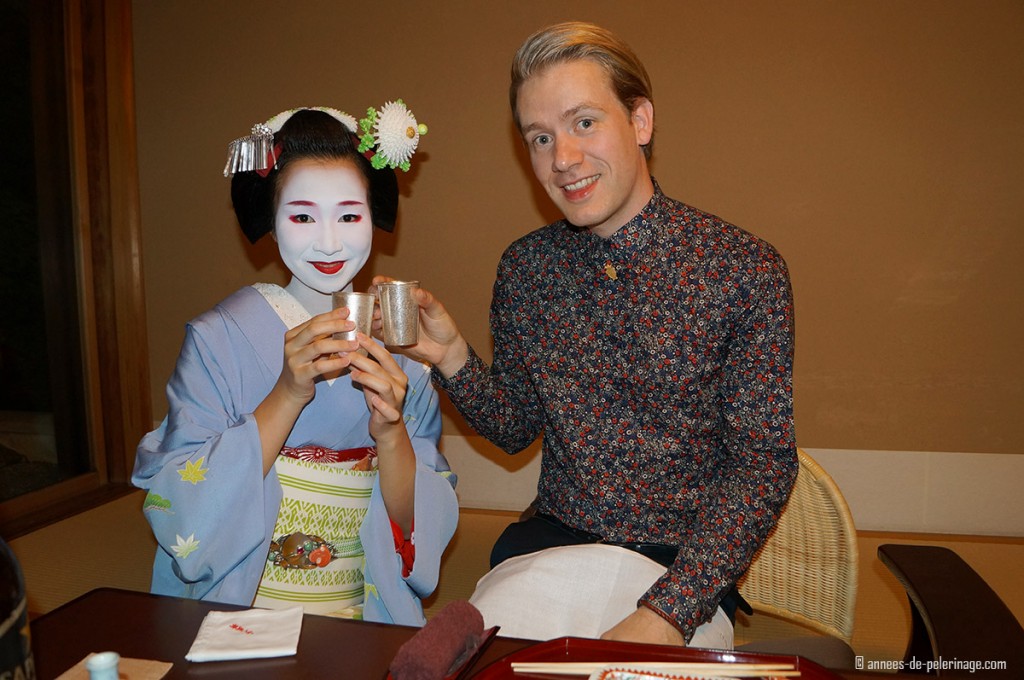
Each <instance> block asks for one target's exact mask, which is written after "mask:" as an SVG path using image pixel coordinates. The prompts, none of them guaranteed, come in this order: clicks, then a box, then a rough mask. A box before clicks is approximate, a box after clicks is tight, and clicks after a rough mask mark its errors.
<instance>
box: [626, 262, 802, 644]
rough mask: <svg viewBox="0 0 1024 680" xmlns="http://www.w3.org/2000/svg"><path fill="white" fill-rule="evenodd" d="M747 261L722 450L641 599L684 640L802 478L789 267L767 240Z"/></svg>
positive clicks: (728, 370) (729, 366)
mask: <svg viewBox="0 0 1024 680" xmlns="http://www.w3.org/2000/svg"><path fill="white" fill-rule="evenodd" d="M745 269H746V271H745V272H741V273H740V274H738V275H737V276H738V277H739V278H738V280H740V281H743V282H744V283H743V284H742V285H743V287H744V288H743V290H744V293H743V294H742V295H741V297H740V299H738V300H737V301H736V308H737V309H738V310H739V312H738V313H737V314H736V320H735V321H734V333H733V341H732V342H731V343H730V346H729V348H728V351H727V353H726V355H725V357H724V360H723V362H722V366H721V370H722V375H723V379H722V381H721V387H720V390H719V395H718V398H719V403H720V405H721V406H720V408H721V414H722V418H721V420H722V422H723V424H724V427H723V430H722V432H721V433H720V435H719V436H721V438H722V442H723V445H724V448H725V457H724V459H723V461H722V464H721V465H720V466H719V467H718V468H717V469H716V470H715V474H714V476H713V477H712V478H710V479H707V480H705V481H704V483H703V484H700V485H699V486H698V488H697V490H696V491H694V492H692V493H688V494H687V495H686V497H685V498H684V499H683V502H685V503H687V505H688V506H690V507H692V509H693V512H692V516H693V517H694V524H693V526H691V527H689V528H688V530H687V531H686V533H685V534H684V537H683V541H682V544H681V545H680V550H679V555H678V557H677V558H676V561H675V563H674V564H673V565H672V567H671V568H670V569H669V570H668V572H666V574H665V575H664V576H663V577H662V578H661V579H659V580H658V581H657V582H656V583H655V584H654V585H653V586H652V587H651V588H650V589H649V590H648V592H647V593H646V594H645V595H644V597H643V598H642V599H641V605H644V606H647V607H650V608H651V609H653V610H657V611H658V612H660V613H661V614H662V615H663V616H664V619H665V620H666V621H667V622H671V623H673V624H674V625H675V627H676V628H677V630H678V631H679V632H680V633H681V634H682V635H683V636H684V637H685V639H686V640H689V639H690V638H691V637H692V636H693V632H694V630H696V628H697V627H698V626H700V625H701V624H703V623H706V622H707V621H709V620H710V619H711V618H712V617H713V616H714V613H715V610H716V609H717V607H718V604H719V602H720V601H721V599H722V597H723V596H724V595H725V594H726V593H727V592H728V590H729V589H730V588H731V587H732V586H733V584H734V583H735V582H736V581H737V580H738V579H739V578H740V577H741V576H742V575H743V573H744V572H745V571H746V569H747V567H748V566H749V564H750V561H751V560H752V559H753V555H754V553H755V552H756V550H757V548H758V547H760V545H761V544H762V543H763V542H764V540H765V538H766V537H767V535H768V533H769V532H770V531H771V529H772V527H773V526H774V525H775V522H776V520H777V518H778V513H779V512H780V511H781V510H782V507H783V505H784V504H785V502H786V499H787V498H788V497H789V492H790V490H791V489H792V485H793V481H794V480H795V478H796V471H797V456H796V441H795V434H794V430H793V411H792V366H793V304H792V291H791V288H790V284H789V274H788V271H787V269H786V265H785V262H784V261H783V260H782V258H781V257H780V256H779V255H778V253H776V252H775V250H774V249H772V248H771V247H770V246H768V245H767V244H762V249H758V250H756V251H755V253H754V257H752V258H751V259H750V260H749V261H748V262H747V264H746V265H745ZM638 616H639V615H638Z"/></svg>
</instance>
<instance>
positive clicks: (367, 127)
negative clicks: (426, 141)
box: [359, 99, 427, 172]
mask: <svg viewBox="0 0 1024 680" xmlns="http://www.w3.org/2000/svg"><path fill="white" fill-rule="evenodd" d="M359 128H360V131H361V132H362V136H360V138H359V150H360V151H362V152H366V151H369V150H371V149H374V150H375V153H374V154H373V155H372V156H370V163H371V164H372V165H373V167H375V168H377V169H378V170H379V169H381V168H384V167H389V168H399V169H401V170H403V171H406V172H408V171H409V159H410V158H412V155H413V153H415V151H416V146H417V145H418V144H419V143H420V137H421V136H423V135H425V134H427V126H426V125H424V124H422V123H417V122H416V116H414V115H412V111H410V110H409V108H408V107H407V106H406V105H405V102H403V101H402V100H401V99H398V100H396V101H393V102H388V103H387V104H385V105H384V106H382V107H381V108H380V110H379V111H378V110H376V109H373V108H371V109H368V110H367V112H366V118H362V119H360V120H359Z"/></svg>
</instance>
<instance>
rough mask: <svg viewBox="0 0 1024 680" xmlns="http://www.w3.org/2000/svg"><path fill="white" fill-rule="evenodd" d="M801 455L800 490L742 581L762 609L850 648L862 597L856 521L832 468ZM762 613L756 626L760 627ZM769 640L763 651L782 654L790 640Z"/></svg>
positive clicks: (743, 591)
mask: <svg viewBox="0 0 1024 680" xmlns="http://www.w3.org/2000/svg"><path fill="white" fill-rule="evenodd" d="M797 454H798V456H799V459H800V469H799V473H798V474H797V478H796V484H795V485H794V487H793V493H792V495H791V496H790V498H789V501H788V502H787V504H786V507H785V508H784V509H783V511H782V514H781V515H780V517H779V522H778V525H777V526H776V527H775V529H774V531H773V532H772V534H771V535H770V536H769V538H768V540H767V541H766V542H765V544H764V545H763V546H761V549H760V550H759V551H758V553H757V554H756V555H755V557H754V561H753V563H752V564H751V566H750V569H749V570H748V571H747V573H746V575H745V576H744V577H743V579H742V580H741V581H740V583H739V589H740V593H741V594H742V595H743V597H744V598H745V599H746V600H747V601H748V602H749V603H750V605H751V607H753V609H754V611H755V612H761V613H764V614H768V615H770V616H772V617H775V618H777V619H782V620H784V621H787V622H792V623H795V624H798V625H799V626H800V627H801V628H802V629H809V630H810V632H811V633H810V634H811V635H812V636H813V634H814V633H818V634H820V635H823V636H828V637H831V638H838V639H839V640H842V641H843V643H844V645H843V647H845V648H846V649H849V644H850V642H851V640H852V638H853V615H854V605H855V604H856V599H857V534H856V531H855V529H854V525H853V518H852V517H851V516H850V509H849V507H848V506H847V505H846V500H845V499H844V498H843V495H842V493H841V492H840V491H839V487H837V486H836V483H835V482H834V481H833V480H832V478H831V477H830V476H829V475H828V473H827V472H825V470H824V469H822V467H821V466H820V465H818V464H817V463H816V462H815V461H814V459H812V458H811V457H810V456H809V455H807V453H806V452H805V451H803V450H802V449H797ZM757 618H758V617H757V616H756V615H755V616H754V617H752V619H751V621H752V624H751V625H753V626H756V625H757ZM767 642H768V644H764V643H759V644H757V645H756V647H757V649H759V650H760V651H769V650H770V649H771V650H778V651H780V652H782V651H784V648H785V647H786V645H789V644H790V642H791V641H779V644H778V645H774V646H773V645H772V644H771V643H770V641H767ZM800 647H801V649H803V648H804V647H803V646H800ZM752 648H754V645H741V646H739V647H738V649H752ZM794 653H795V652H794ZM850 655H851V656H852V650H851V651H850Z"/></svg>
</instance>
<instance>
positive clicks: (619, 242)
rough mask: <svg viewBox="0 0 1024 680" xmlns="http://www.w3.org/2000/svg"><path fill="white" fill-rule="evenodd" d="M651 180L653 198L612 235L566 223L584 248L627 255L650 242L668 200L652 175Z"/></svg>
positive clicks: (592, 251)
mask: <svg viewBox="0 0 1024 680" xmlns="http://www.w3.org/2000/svg"><path fill="white" fill-rule="evenodd" d="M651 182H652V183H653V184H654V194H653V195H652V196H651V199H650V200H649V201H648V202H647V204H646V205H645V206H644V207H643V208H642V209H641V210H640V212H638V213H637V214H636V215H635V216H634V217H633V219H631V220H630V221H629V222H626V223H625V224H624V225H622V227H620V228H619V229H618V230H617V231H616V232H615V233H614V234H612V235H611V236H609V237H607V238H603V237H601V236H598V235H597V234H595V233H593V232H591V231H590V230H587V229H574V228H573V227H571V226H569V225H568V223H566V225H567V226H569V229H570V230H571V231H572V232H573V233H574V234H575V236H576V238H577V239H579V241H580V242H581V243H582V244H583V247H584V249H586V250H587V251H590V252H591V253H592V254H594V255H601V256H604V255H607V254H609V253H610V252H617V253H618V254H621V255H625V254H629V253H632V252H635V251H636V250H638V249H640V248H642V247H643V246H645V245H646V244H647V243H648V242H650V240H651V238H652V236H653V235H654V234H655V232H656V231H657V229H658V225H659V222H658V219H657V215H658V214H659V213H660V212H662V211H661V208H662V205H663V203H664V202H665V200H666V198H665V194H663V193H662V192H661V187H660V186H659V185H658V181H657V180H656V179H654V177H651Z"/></svg>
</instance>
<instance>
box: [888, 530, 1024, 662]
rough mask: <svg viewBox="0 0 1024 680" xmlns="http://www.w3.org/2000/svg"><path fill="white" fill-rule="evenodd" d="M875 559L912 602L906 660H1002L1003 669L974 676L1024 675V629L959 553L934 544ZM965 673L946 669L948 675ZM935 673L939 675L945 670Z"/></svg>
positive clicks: (892, 548)
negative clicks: (1004, 666)
mask: <svg viewBox="0 0 1024 680" xmlns="http://www.w3.org/2000/svg"><path fill="white" fill-rule="evenodd" d="M878 558H879V559H880V560H881V561H882V563H883V564H884V565H885V566H886V567H888V569H889V571H891V572H892V573H893V575H894V576H895V577H896V579H897V580H898V581H899V582H900V583H902V584H903V587H904V588H905V589H906V591H907V597H908V599H909V600H910V613H911V619H912V621H911V631H910V642H909V644H908V645H907V652H906V656H905V658H904V661H910V660H911V659H915V658H916V659H917V660H919V661H923V662H924V663H927V662H928V661H940V660H941V661H945V662H950V661H953V660H958V661H961V662H974V661H978V662H985V661H1005V662H1006V668H1005V670H984V671H983V670H978V671H977V672H976V673H975V675H977V676H980V677H1015V678H1020V677H1022V676H1024V628H1021V625H1020V622H1018V621H1017V619H1016V618H1015V617H1014V615H1013V612H1011V611H1010V609H1009V608H1008V607H1007V606H1006V604H1005V603H1004V602H1003V601H1002V600H1001V599H1000V598H999V595H997V594H996V592H995V591H994V590H992V588H991V587H990V586H989V585H988V583H986V582H985V580H984V579H983V578H981V576H979V575H978V572H976V571H974V569H972V568H971V566H970V565H969V564H967V563H966V562H964V561H963V559H961V557H960V556H959V555H957V554H956V553H955V552H953V551H952V550H949V549H948V548H941V547H938V546H924V545H893V544H886V545H881V546H879V547H878ZM924 670H925V669H923V668H922V669H921V671H922V672H923V671H924ZM963 672H964V669H963V668H958V669H957V668H950V669H947V672H946V674H958V673H963ZM936 674H937V675H940V676H941V675H943V674H944V673H943V669H942V668H939V669H937V672H936Z"/></svg>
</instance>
